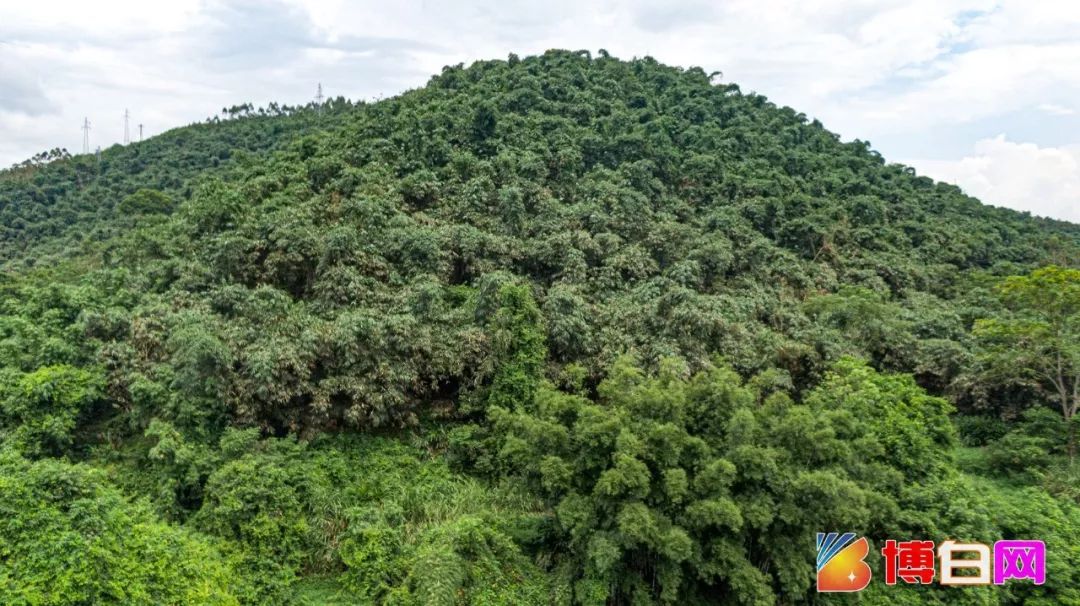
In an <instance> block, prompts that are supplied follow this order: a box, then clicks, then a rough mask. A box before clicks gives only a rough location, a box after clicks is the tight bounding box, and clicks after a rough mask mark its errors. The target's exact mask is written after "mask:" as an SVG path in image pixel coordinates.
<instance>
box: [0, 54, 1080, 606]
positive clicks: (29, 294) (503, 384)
mask: <svg viewBox="0 0 1080 606" xmlns="http://www.w3.org/2000/svg"><path fill="white" fill-rule="evenodd" d="M0 224H2V234H0V262H3V264H4V271H3V273H2V274H0V352H2V356H0V364H2V365H3V368H2V370H0V439H3V443H4V446H3V447H2V448H0V488H3V487H7V488H10V490H0V512H16V515H15V516H14V517H13V518H11V519H8V520H0V558H8V560H0V562H5V561H12V562H15V564H16V566H15V568H14V569H13V570H14V572H13V573H10V574H6V575H5V573H2V572H0V602H4V603H13V604H14V603H18V604H22V603H27V604H30V603H33V604H76V603H125V604H128V603H146V604H157V603H219V604H234V603H238V602H239V603H244V604H249V603H250V604H263V603H305V600H308V601H310V600H314V602H309V603H323V602H325V601H327V600H331V599H332V600H340V602H339V603H350V604H351V603H354V601H351V600H358V601H356V602H355V603H371V602H376V603H399V604H400V603H418V604H425V603H446V604H453V603H476V604H481V603H483V604H532V603H536V604H548V603H558V604H604V603H610V604H624V603H625V604H629V603H633V604H648V603H675V602H685V603H691V604H698V603H717V602H719V601H725V600H730V601H733V602H736V603H747V604H771V603H775V602H782V603H800V602H803V601H813V600H815V599H816V594H815V593H814V589H813V581H814V573H813V561H814V533H816V532H818V531H834V530H838V531H848V530H850V531H853V532H859V533H861V534H864V535H866V536H868V537H870V538H871V539H872V540H874V541H880V540H883V539H885V538H896V539H904V540H906V539H909V538H930V539H935V540H943V539H945V538H961V539H968V540H979V541H982V542H986V543H990V542H993V541H994V540H996V539H997V538H1001V537H1016V536H1018V537H1019V538H1032V539H1043V540H1046V541H1047V543H1048V545H1050V546H1051V553H1052V554H1053V555H1052V557H1053V558H1054V561H1053V563H1052V566H1051V571H1052V572H1051V573H1050V576H1051V577H1052V578H1051V580H1050V581H1049V582H1048V583H1047V585H1045V586H1040V587H1033V586H1029V585H1016V586H1009V587H1008V588H998V587H986V588H975V589H958V588H935V589H932V590H927V591H915V590H910V589H907V590H906V592H905V588H883V587H881V586H874V587H872V588H871V589H868V590H867V593H866V594H864V596H865V597H866V599H867V600H868V602H867V603H895V600H896V599H898V598H897V595H896V594H895V593H889V592H890V591H894V592H901V595H902V596H903V598H904V599H905V600H909V601H910V602H911V603H921V601H922V600H925V601H926V602H927V603H939V602H941V601H943V600H948V601H949V602H950V603H951V602H953V601H957V602H961V601H965V600H966V601H968V602H970V603H981V604H985V603H991V604H996V603H1001V604H1012V603H1020V602H1025V601H1031V602H1032V603H1035V602H1037V601H1038V600H1043V601H1044V602H1043V603H1048V604H1049V603H1080V593H1078V592H1080V589H1077V588H1078V587H1080V573H1077V572H1073V571H1075V570H1076V569H1077V566H1078V565H1080V553H1077V552H1076V549H1075V546H1076V545H1080V508H1078V507H1077V505H1076V500H1077V498H1078V495H1080V489H1078V488H1077V486H1078V485H1080V484H1078V482H1077V479H1078V478H1080V472H1078V471H1077V470H1076V467H1075V465H1074V464H1073V463H1072V458H1071V457H1070V456H1069V455H1070V453H1071V452H1072V451H1073V450H1074V446H1075V438H1074V434H1075V428H1076V425H1078V423H1077V420H1078V419H1080V417H1077V418H1074V417H1073V415H1072V412H1075V410H1072V411H1071V412H1070V409H1069V405H1068V402H1069V401H1068V398H1067V397H1065V396H1063V397H1065V399H1064V400H1059V399H1058V398H1057V395H1055V394H1058V393H1061V390H1058V389H1057V387H1058V385H1057V384H1053V382H1052V381H1051V382H1050V383H1047V382H1045V381H1043V380H1042V378H1040V377H1042V376H1043V375H1044V374H1045V373H1042V374H1040V372H1039V369H1040V368H1042V366H1041V365H1042V364H1043V362H1045V360H1047V359H1051V358H1052V357H1053V356H1054V355H1056V354H1062V353H1063V352H1064V353H1063V355H1065V359H1066V360H1069V359H1072V360H1074V362H1073V363H1075V365H1076V369H1075V370H1076V376H1075V377H1073V378H1072V379H1069V376H1071V375H1068V372H1070V371H1069V370H1068V369H1067V372H1066V378H1065V380H1066V383H1065V384H1063V385H1064V387H1069V386H1071V385H1073V384H1074V383H1068V382H1067V381H1069V380H1072V381H1074V382H1075V381H1080V351H1075V348H1076V347H1080V345H1078V344H1080V340H1076V341H1075V342H1073V340H1072V336H1075V335H1076V331H1080V317H1078V314H1080V272H1078V271H1077V269H1078V268H1080V226H1078V225H1074V224H1069V223H1066V222H1060V221H1052V220H1047V219H1037V218H1032V217H1030V216H1028V215H1026V214H1021V213H1017V212H1014V211H1010V210H1006V209H1001V208H995V207H990V206H986V205H983V204H981V203H980V202H979V201H978V200H975V199H973V198H971V197H969V196H966V195H964V194H963V193H962V192H961V191H960V190H959V189H958V188H957V187H955V186H953V185H948V184H944V183H935V182H933V181H932V180H930V179H928V178H926V177H920V176H918V175H916V174H915V173H914V171H913V170H911V169H910V168H907V167H904V166H901V165H897V164H889V163H887V162H886V161H885V159H883V158H882V157H881V156H880V155H879V154H878V153H876V152H875V151H873V150H872V149H871V148H870V146H869V144H867V143H864V142H860V141H855V142H849V143H845V142H841V141H840V140H839V138H838V137H837V136H836V135H835V134H833V133H831V132H829V131H828V130H826V129H825V128H824V127H823V126H822V125H821V124H819V123H818V122H816V121H812V122H811V121H808V120H807V119H806V117H805V116H803V115H802V114H799V113H797V112H796V111H795V110H792V109H790V108H778V107H776V106H775V105H773V104H771V103H770V102H769V101H768V100H767V99H766V98H765V97H763V96H760V95H756V94H745V93H742V92H741V91H740V90H739V88H738V87H737V86H736V85H734V84H728V83H719V82H715V81H712V80H711V79H710V76H709V75H708V74H706V73H705V72H704V71H702V70H700V69H696V68H695V69H679V68H673V67H668V66H664V65H661V64H658V63H657V62H655V61H653V60H652V59H647V58H646V59H639V60H634V61H621V60H617V59H615V58H611V57H609V56H607V54H606V53H604V52H601V53H600V56H599V57H591V56H590V55H589V53H586V52H567V51H550V52H548V53H545V54H543V55H541V56H536V57H528V58H525V59H520V58H518V57H516V56H511V57H510V58H509V60H507V61H484V62H478V63H475V64H473V65H471V66H470V67H468V68H463V67H461V66H457V67H448V68H445V69H444V70H443V71H442V73H441V74H439V75H438V76H435V77H433V78H432V79H431V81H430V82H429V83H428V84H427V85H426V86H425V87H423V88H420V89H417V90H413V91H410V92H407V93H405V94H403V95H400V96H398V97H395V98H391V99H387V100H383V101H379V102H377V103H358V104H355V105H353V104H350V103H347V102H344V101H338V102H335V103H333V104H331V105H328V106H325V107H321V108H320V107H311V108H307V109H303V110H299V111H295V112H289V113H288V115H282V116H270V115H249V116H237V117H234V118H232V119H228V120H224V121H215V122H211V123H207V124H200V125H195V126H190V127H186V128H181V129H176V130H173V131H170V132H168V133H166V134H164V135H161V136H159V137H154V138H151V139H149V140H147V141H145V142H141V143H138V144H132V145H129V146H125V147H113V148H110V149H107V150H104V151H103V152H102V154H101V156H100V160H99V159H98V158H96V157H95V156H93V155H89V156H77V157H75V158H71V159H65V160H58V161H55V162H52V163H50V164H47V165H44V166H38V167H28V168H26V167H24V168H20V169H15V170H11V171H6V172H3V173H0ZM1039 293H1043V294H1042V295H1041V294H1039ZM1045 293H1052V294H1053V296H1044V295H1045ZM1070 297H1072V298H1070ZM1043 329H1045V330H1046V331H1047V332H1045V333H1040V332H1038V331H1039V330H1043ZM1055 331H1056V332H1055ZM1048 335H1049V337H1053V338H1056V339H1058V341H1054V343H1056V344H1057V345H1055V346H1054V347H1058V346H1060V347H1058V348H1057V349H1054V348H1053V347H1050V345H1048V343H1050V342H1051V341H1052V339H1050V338H1049V337H1048ZM1032 337H1034V338H1032ZM1044 337H1045V338H1044ZM1040 339H1041V340H1040ZM1033 342H1038V343H1040V344H1042V345H1040V346H1039V347H1033V346H1032V345H1031V344H1032V343H1033ZM1070 344H1071V345H1070ZM1069 347H1072V348H1073V349H1071V350H1070V349H1069ZM1010 352H1012V353H1014V354H1016V355H1013V356H1012V357H1009V356H1010ZM1070 352H1071V353H1070ZM1021 354H1023V355H1021ZM1069 356H1075V357H1074V358H1069ZM1058 359H1059V360H1060V359H1062V358H1061V357H1060V356H1059V358H1058ZM1070 368H1071V367H1070ZM1066 391H1067V390H1066ZM1075 393H1076V392H1074V398H1075V397H1076V396H1075ZM58 486H59V487H62V488H57V487H58ZM1022 504H1023V506H1021V505H1022ZM76 505H77V506H78V507H76ZM73 507H74V508H75V509H73ZM80 507H85V508H89V509H88V511H90V512H91V513H90V514H89V515H90V516H91V517H90V518H89V519H90V521H89V522H88V521H87V518H86V517H85V516H82V515H81V514H77V513H72V512H73V511H76V510H78V511H81V509H79V508H80ZM1025 507H1026V508H1027V509H1024V508H1025ZM1021 510H1022V511H1021ZM8 517H11V516H8ZM133 524H134V525H136V527H137V529H138V530H137V532H129V530H130V528H132V525H133ZM91 527H93V528H95V529H97V530H93V531H91V530H90V528H91ZM34 528H44V529H45V531H40V532H39V531H37V530H33V531H31V530H28V529H34ZM101 528H104V529H105V530H104V531H101V530H100V529H101ZM102 532H104V534H103V535H102V534H101V533H102ZM50 533H54V534H50ZM61 535H63V536H68V537H75V538H74V539H72V540H73V541H75V545H76V546H75V547H74V548H72V547H70V546H69V547H65V548H64V549H63V550H61V549H60V547H58V544H57V543H56V542H55V541H54V540H53V539H55V537H58V536H61ZM101 536H104V537H105V538H103V539H102V538H95V537H101ZM50 537H52V538H50ZM80 541H82V542H80ZM95 541H98V542H102V541H103V542H107V543H108V544H107V545H100V544H99V543H98V542H95ZM5 543H6V544H7V545H12V546H13V547H12V548H10V549H6V548H5ZM80 549H85V550H86V553H90V552H92V553H94V554H96V555H94V556H93V557H89V556H84V555H83V553H84V552H82V551H80ZM17 553H24V554H27V553H29V554H34V555H33V557H31V556H25V555H24V556H12V555H10V554H17ZM132 554H135V555H132ZM70 558H74V559H70ZM130 558H134V559H130ZM60 562H66V564H64V565H63V566H61V565H60V564H59V563H60ZM874 566H877V564H876V563H875V564H874ZM60 568H63V569H64V570H65V571H69V572H66V573H65V574H66V576H63V582H61V583H53V582H51V581H49V580H48V579H50V578H51V577H52V576H53V575H54V574H55V571H56V570H58V569H60ZM121 578H122V579H123V580H117V579H121ZM112 581H116V582H112ZM118 587H126V589H118ZM313 596H314V597H313ZM20 600H22V601H20ZM1070 600H1071V601H1070Z"/></svg>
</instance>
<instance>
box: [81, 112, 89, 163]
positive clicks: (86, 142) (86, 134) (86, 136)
mask: <svg viewBox="0 0 1080 606" xmlns="http://www.w3.org/2000/svg"><path fill="white" fill-rule="evenodd" d="M82 131H83V135H82V153H84V154H88V153H90V118H83V125H82Z"/></svg>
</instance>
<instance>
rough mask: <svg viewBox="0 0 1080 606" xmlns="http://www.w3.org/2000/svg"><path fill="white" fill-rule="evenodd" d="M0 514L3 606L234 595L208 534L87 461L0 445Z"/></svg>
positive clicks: (205, 599)
mask: <svg viewBox="0 0 1080 606" xmlns="http://www.w3.org/2000/svg"><path fill="white" fill-rule="evenodd" d="M0 514H2V515H0V562H2V563H3V565H2V566H0V601H2V602H3V603H4V604H10V605H11V606H21V605H25V606H30V605H32V604H55V605H65V604H66V605H71V606H76V605H80V604H118V605H119V604H124V605H137V604H144V605H146V606H157V605H160V604H176V605H180V604H195V603H197V604H207V605H221V606H227V605H229V604H237V603H238V602H237V599H236V597H234V595H233V593H232V589H233V583H234V580H233V571H232V569H231V568H230V567H229V566H228V564H227V563H226V562H225V561H224V559H223V558H222V556H221V555H220V554H219V553H218V551H217V550H216V549H215V547H214V545H213V544H212V543H211V542H209V541H207V539H206V538H205V537H202V536H200V535H198V534H196V533H193V532H189V531H187V530H183V529H179V528H176V527H173V526H169V525H167V524H165V523H163V522H160V521H158V520H156V519H155V518H154V517H153V516H152V515H151V514H150V513H149V511H148V510H147V508H146V507H144V506H143V505H142V504H139V503H130V502H128V501H127V500H125V499H124V498H123V497H122V496H121V495H120V494H119V492H117V491H116V489H114V488H112V487H110V486H109V485H108V484H107V482H106V481H105V478H104V477H103V475H102V474H101V473H100V472H97V471H94V470H92V469H89V468H86V467H84V466H81V465H70V464H67V463H63V462H59V461H51V460H44V461H38V462H30V461H28V460H26V459H23V458H22V457H20V456H18V455H15V454H14V453H12V452H11V451H9V450H5V451H3V452H0Z"/></svg>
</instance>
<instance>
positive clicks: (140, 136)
mask: <svg viewBox="0 0 1080 606" xmlns="http://www.w3.org/2000/svg"><path fill="white" fill-rule="evenodd" d="M139 142H142V124H140V125H139Z"/></svg>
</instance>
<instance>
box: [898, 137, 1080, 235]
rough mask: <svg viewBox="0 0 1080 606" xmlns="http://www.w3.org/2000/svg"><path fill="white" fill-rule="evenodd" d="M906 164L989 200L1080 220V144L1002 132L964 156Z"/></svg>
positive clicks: (1048, 214)
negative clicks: (1043, 143) (1021, 138)
mask: <svg viewBox="0 0 1080 606" xmlns="http://www.w3.org/2000/svg"><path fill="white" fill-rule="evenodd" d="M907 164H910V165H912V166H914V167H916V169H918V170H919V172H921V173H924V174H926V175H928V176H931V177H933V178H935V179H938V180H940V181H949V182H953V183H957V184H959V185H960V186H961V187H962V188H963V189H964V190H965V191H966V192H967V193H969V194H971V195H973V196H975V197H977V198H979V199H980V200H982V201H983V202H986V203H988V204H994V205H996V206H1006V207H1009V208H1015V209H1017V210H1027V211H1030V212H1031V213H1032V214H1034V215H1040V216H1045V217H1055V218H1059V219H1066V220H1069V221H1073V222H1077V223H1080V145H1071V146H1066V147H1040V146H1038V145H1036V144H1034V143H1017V142H1015V141H1010V140H1008V139H1007V138H1006V137H1005V135H998V136H996V137H993V138H990V139H983V140H981V141H978V142H977V143H975V146H974V149H973V150H972V153H971V154H970V155H968V156H965V157H963V158H960V159H959V160H912V161H909V162H907Z"/></svg>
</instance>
